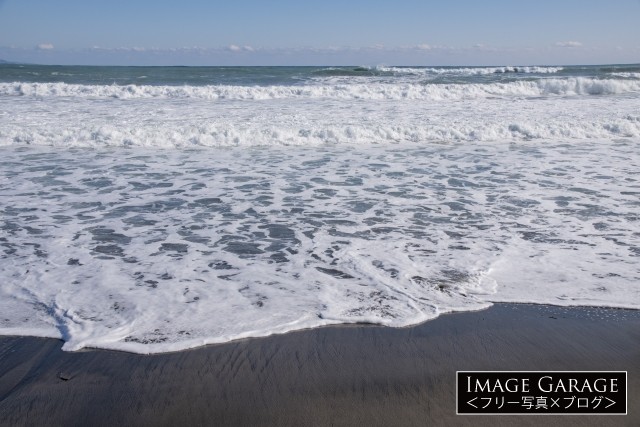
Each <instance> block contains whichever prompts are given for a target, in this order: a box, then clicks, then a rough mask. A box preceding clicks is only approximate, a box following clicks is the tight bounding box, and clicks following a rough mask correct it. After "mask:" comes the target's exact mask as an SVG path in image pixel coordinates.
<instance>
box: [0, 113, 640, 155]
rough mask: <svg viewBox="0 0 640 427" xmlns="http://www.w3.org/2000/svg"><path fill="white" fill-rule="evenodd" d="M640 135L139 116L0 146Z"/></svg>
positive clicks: (601, 126)
mask: <svg viewBox="0 0 640 427" xmlns="http://www.w3.org/2000/svg"><path fill="white" fill-rule="evenodd" d="M638 137H640V116H634V115H627V116H624V117H621V118H593V119H591V120H587V121H584V120H579V119H575V120H571V121H566V120H557V121H551V120H549V121H541V120H539V119H535V118H532V119H531V120H522V119H521V120H513V119H505V120H498V121H495V122H471V121H469V122H466V121H457V122H455V121H454V122H446V123H445V122H443V123H436V124H431V125H429V124H403V125H398V124H394V123H380V124H371V123H369V124H321V123H320V124H317V125H307V126H297V125H290V126H282V125H273V124H270V123H266V122H261V123H253V124H250V125H249V124H246V123H216V122H209V123H184V124H182V125H176V123H175V122H170V123H167V124H165V123H162V122H151V123H148V124H145V123H143V122H137V123H134V124H130V125H128V126H126V125H125V126H123V125H120V124H118V125H111V124H96V123H94V124H90V123H76V124H75V125H73V126H70V125H69V124H68V123H60V124H59V125H58V126H54V127H51V125H49V126H46V127H29V128H24V127H20V126H15V127H12V126H6V127H5V128H4V129H0V146H3V145H4V146H7V145H41V146H43V145H49V146H60V147H149V148H151V147H158V148H184V147H194V148H195V147H237V146H286V145H289V146H307V145H308V146H313V145H321V144H356V145H357V144H364V145H369V144H377V143H421V142H445V143H455V142H470V141H489V142H490V141H503V140H508V141H529V140H541V141H549V140H571V139H573V140H587V139H615V138H638Z"/></svg>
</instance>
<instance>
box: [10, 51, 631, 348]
mask: <svg viewBox="0 0 640 427" xmlns="http://www.w3.org/2000/svg"><path fill="white" fill-rule="evenodd" d="M639 76H640V66H636V65H607V66H585V67H576V66H552V67H550V66H495V67H396V66H393V67H392V66H379V67H51V66H36V65H15V64H2V65H0V153H1V156H0V196H1V197H0V313H2V314H1V315H0V334H16V335H32V336H46V337H54V338H61V339H63V340H64V341H65V345H64V347H63V348H64V349H65V350H79V349H82V348H85V347H97V348H108V349H116V350H124V351H131V352H137V353H156V352H165V351H176V350H181V349H185V348H191V347H196V346H200V345H205V344H211V343H221V342H227V341H230V340H234V339H239V338H246V337H258V336H265V335H269V334H273V333H283V332H287V331H292V330H297V329H302V328H310V327H318V326H322V325H329V324H339V323H363V322H364V323H375V324H381V325H387V326H393V327H402V326H409V325H413V324H417V323H420V322H423V321H426V320H429V319H433V318H435V317H437V316H438V315H440V314H442V313H447V312H452V311H464V310H479V309H483V308H486V307H488V306H490V305H491V304H492V303H494V302H520V303H541V304H542V303H544V304H555V305H566V306H572V305H573V306H575V305H587V306H605V307H619V308H628V309H639V308H640V268H639V267H638V265H639V263H638V257H640V176H639V174H638V171H640V151H639V150H638V146H639V143H640V108H639V106H640V77H639Z"/></svg>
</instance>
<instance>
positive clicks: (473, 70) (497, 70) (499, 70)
mask: <svg viewBox="0 0 640 427" xmlns="http://www.w3.org/2000/svg"><path fill="white" fill-rule="evenodd" d="M376 68H377V69H378V70H380V71H386V72H392V73H397V74H411V75H425V76H428V75H431V74H435V75H443V74H452V75H464V76H478V75H481V76H483V75H489V74H505V73H523V74H554V73H559V72H560V71H562V70H563V69H564V68H563V67H539V66H519V67H513V66H504V67H462V68H414V67H384V66H379V67H376Z"/></svg>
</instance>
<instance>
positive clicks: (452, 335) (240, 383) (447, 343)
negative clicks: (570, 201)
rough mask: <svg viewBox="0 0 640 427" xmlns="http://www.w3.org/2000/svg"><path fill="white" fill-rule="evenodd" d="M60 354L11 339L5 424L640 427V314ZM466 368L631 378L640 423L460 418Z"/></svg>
mask: <svg viewBox="0 0 640 427" xmlns="http://www.w3.org/2000/svg"><path fill="white" fill-rule="evenodd" d="M61 345H62V343H61V342H60V341H58V340H53V339H39V338H25V337H0V424H2V425H3V426H4V425H7V426H20V425H33V426H43V425H61V426H62V425H64V426H72V425H83V426H85V425H86V426H100V425H104V426H126V425H149V426H156V425H167V426H172V425H173V426H179V425H212V426H222V425H247V426H254V425H256V426H259V425H269V426H271V425H273V426H312V425H319V426H329V425H334V426H342V425H344V426H396V425H397V426H414V425H415V426H431V425H436V426H440V425H447V426H476V425H487V426H496V425H509V426H511V425H513V426H518V425H527V426H528V425H535V426H555V425H558V426H640V311H628V310H611V309H587V308H572V309H567V308H559V307H549V306H535V305H513V304H499V305H496V306H494V307H492V308H490V309H488V310H485V311H480V312H473V313H456V314H451V315H444V316H441V317H440V318H438V319H436V320H433V321H430V322H427V323H425V324H422V325H419V326H416V327H412V328H404V329H391V328H384V327H376V326H340V327H327V328H320V329H314V330H306V331H300V332H294V333H290V334H285V335H278V336H272V337H268V338H260V339H250V340H242V341H237V342H232V343H228V344H223V345H214V346H207V347H203V348H199V349H195V350H190V351H183V352H178V353H170V354H160V355H154V356H142V355H136V354H129V353H120V352H112V351H100V350H90V351H82V352H76V353H68V352H63V351H61V350H60V347H61ZM456 370H627V371H629V374H628V381H629V385H628V396H629V397H628V402H629V414H628V415H626V416H457V415H455V371H456ZM61 377H63V378H65V379H66V380H65V379H62V378H61Z"/></svg>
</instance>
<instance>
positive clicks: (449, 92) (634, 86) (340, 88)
mask: <svg viewBox="0 0 640 427" xmlns="http://www.w3.org/2000/svg"><path fill="white" fill-rule="evenodd" d="M630 92H640V81H635V80H629V79H624V80H621V79H594V78H586V77H574V78H565V79H557V78H548V79H540V80H531V81H516V82H509V83H491V84H478V83H475V84H397V83H396V84H393V83H390V84H385V83H376V84H334V85H304V86H303V85H300V86H229V85H216V86H151V85H126V86H119V85H80V84H67V83H26V82H13V83H0V96H31V97H43V98H45V97H80V98H117V99H135V98H189V99H204V100H218V99H232V100H233V99H237V100H243V99H250V100H261V99H288V98H335V99H424V100H458V99H474V98H487V97H538V96H550V95H560V96H575V95H616V94H624V93H630Z"/></svg>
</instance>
